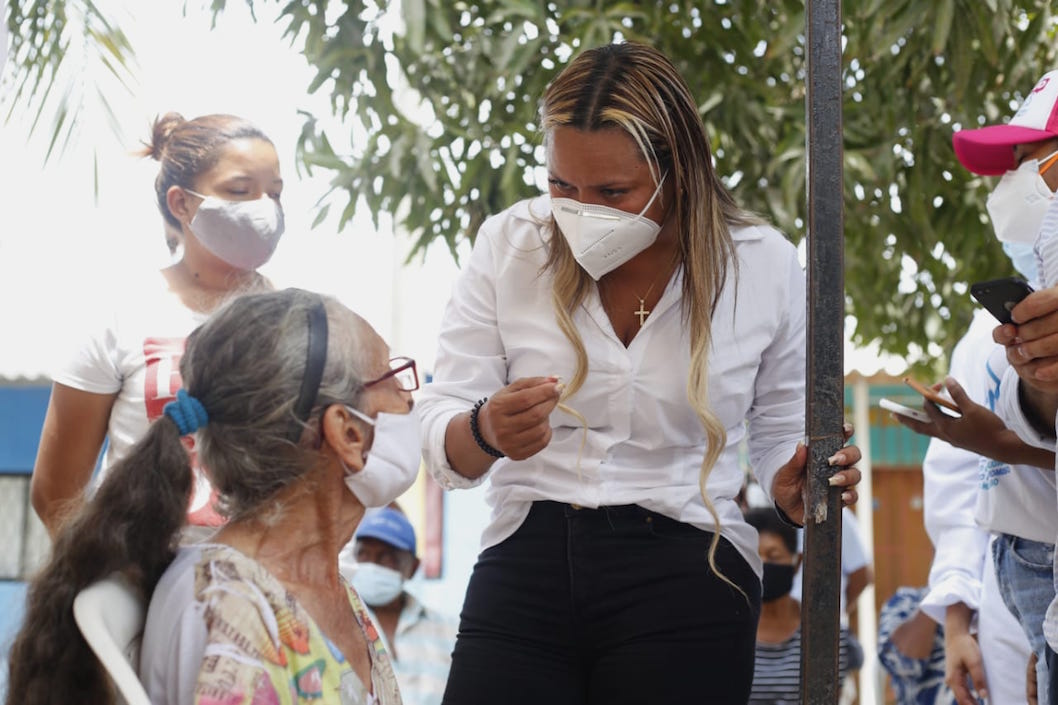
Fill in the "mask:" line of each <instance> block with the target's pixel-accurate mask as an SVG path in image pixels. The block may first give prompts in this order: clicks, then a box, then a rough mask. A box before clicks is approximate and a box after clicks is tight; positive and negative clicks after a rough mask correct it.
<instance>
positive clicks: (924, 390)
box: [904, 377, 962, 414]
mask: <svg viewBox="0 0 1058 705" xmlns="http://www.w3.org/2000/svg"><path fill="white" fill-rule="evenodd" d="M904 384H906V385H907V386H909V387H911V388H912V389H914V390H915V391H916V392H918V393H919V394H921V395H922V396H924V397H926V398H927V399H929V400H930V401H931V402H933V403H934V404H936V405H937V406H943V407H944V408H945V409H951V410H952V411H954V412H955V413H957V414H961V413H962V412H961V411H960V409H959V407H958V406H957V405H956V404H955V402H953V401H952V400H951V399H949V398H948V397H946V396H943V395H942V394H941V393H940V392H937V391H934V390H933V389H930V388H929V387H927V386H926V385H924V384H922V383H921V382H919V381H918V380H915V379H912V378H910V377H904Z"/></svg>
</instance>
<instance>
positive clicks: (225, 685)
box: [140, 544, 401, 705]
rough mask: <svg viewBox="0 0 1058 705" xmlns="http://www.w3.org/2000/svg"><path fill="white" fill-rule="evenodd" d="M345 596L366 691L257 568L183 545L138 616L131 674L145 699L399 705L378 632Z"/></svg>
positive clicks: (230, 555)
mask: <svg viewBox="0 0 1058 705" xmlns="http://www.w3.org/2000/svg"><path fill="white" fill-rule="evenodd" d="M346 590H347V592H348V594H349V604H350V606H351V607H352V608H353V613H354V614H355V616H356V620H357V623H358V624H359V625H360V628H361V630H362V632H363V634H364V638H365V640H366V641H367V643H368V648H369V649H370V651H371V684H370V685H371V692H368V689H367V688H365V687H364V684H363V683H361V682H360V679H359V677H358V676H357V674H356V672H355V671H354V670H353V668H352V667H351V666H350V664H349V663H348V661H347V660H346V659H345V657H344V655H343V654H342V653H341V652H340V651H339V650H338V649H337V648H336V647H335V646H334V644H332V643H331V642H330V640H329V639H328V638H327V637H326V635H325V634H324V633H323V632H322V631H321V629H320V628H319V626H318V625H317V624H316V623H315V622H314V621H313V619H312V617H310V616H309V614H308V613H307V612H306V611H305V610H304V608H302V606H301V605H300V604H298V601H297V599H296V598H295V597H294V596H293V594H291V593H290V592H289V591H288V590H287V589H286V588H285V587H283V585H282V584H281V583H280V582H279V581H278V580H277V579H276V578H275V577H274V576H273V575H272V574H271V573H269V572H268V571H267V570H266V569H265V568H264V567H263V566H262V565H261V564H259V563H257V562H256V561H254V560H252V559H251V558H249V557H247V556H245V555H243V554H242V553H240V552H239V551H237V550H236V549H234V548H232V547H230V546H225V545H221V544H199V545H196V546H191V547H188V548H185V549H184V550H183V551H182V553H181V556H180V557H179V558H178V559H177V560H176V561H174V563H173V565H172V566H171V567H170V569H169V571H167V572H166V575H165V576H163V578H162V581H161V582H160V583H159V585H158V589H157V590H156V591H155V596H154V597H152V600H151V606H150V610H149V613H148V618H147V626H146V629H145V633H144V644H143V652H142V656H141V662H140V671H141V677H142V678H143V680H144V682H145V684H146V685H147V687H148V692H149V693H150V695H151V700H152V702H156V703H181V705H182V703H185V702H194V703H200V704H201V705H242V704H243V703H245V704H246V705H294V704H295V703H340V704H341V705H401V699H400V693H399V691H398V688H397V680H396V676H395V675H394V673H393V668H392V665H391V663H390V660H389V657H388V655H387V654H386V650H385V647H384V645H383V642H382V640H381V639H380V637H379V633H378V631H377V630H376V629H375V626H374V624H373V623H372V622H371V619H370V617H369V616H368V613H367V610H366V609H365V607H364V605H363V603H362V602H361V601H360V598H359V597H358V596H357V594H356V592H355V591H354V590H353V589H352V588H351V587H348V586H346ZM196 657H197V662H196ZM196 663H197V668H196ZM192 676H193V677H194V682H193V683H192V682H191V677H192Z"/></svg>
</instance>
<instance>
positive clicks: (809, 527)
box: [801, 0, 845, 705]
mask: <svg viewBox="0 0 1058 705" xmlns="http://www.w3.org/2000/svg"><path fill="white" fill-rule="evenodd" d="M805 33H806V39H807V46H808V72H807V76H808V78H807V81H808V85H807V93H806V117H807V122H808V129H807V134H806V136H807V151H808V175H807V176H808V356H807V357H808V362H807V368H808V369H807V383H808V384H807V390H806V391H807V394H806V404H805V405H806V409H805V419H806V426H807V430H808V454H809V457H808V484H807V487H806V491H805V542H804V585H803V586H802V602H801V702H802V703H805V704H810V705H816V704H818V705H824V704H825V705H834V703H837V701H838V692H839V688H840V685H841V684H840V683H839V682H838V629H839V627H840V596H839V590H840V584H841V580H840V575H841V491H840V488H832V487H830V485H829V484H828V482H827V480H828V479H829V478H830V476H831V475H832V474H833V472H834V469H833V468H831V467H830V466H829V464H828V462H827V459H828V458H830V457H831V456H832V455H833V454H834V453H835V452H837V451H838V450H839V449H840V448H841V446H842V445H843V444H844V437H843V434H842V424H843V422H844V361H843V359H842V350H843V328H844V320H845V315H844V312H845V278H844V263H843V256H842V249H843V243H844V219H843V202H842V183H843V177H842V147H843V145H842V121H841V81H842V75H841V2H840V0H805Z"/></svg>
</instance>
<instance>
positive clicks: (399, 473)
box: [343, 406, 422, 507]
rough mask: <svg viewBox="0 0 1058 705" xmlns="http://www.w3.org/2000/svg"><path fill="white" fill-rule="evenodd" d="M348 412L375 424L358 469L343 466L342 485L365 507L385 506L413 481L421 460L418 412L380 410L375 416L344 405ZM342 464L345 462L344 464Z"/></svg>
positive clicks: (412, 410)
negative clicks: (402, 412)
mask: <svg viewBox="0 0 1058 705" xmlns="http://www.w3.org/2000/svg"><path fill="white" fill-rule="evenodd" d="M345 408H346V409H348V410H349V413H351V414H353V415H354V416H356V417H357V418H358V419H360V420H362V421H363V422H364V423H368V424H371V425H372V426H374V427H375V440H374V441H373V442H372V444H371V450H369V451H368V452H367V460H366V461H365V462H364V467H363V468H361V469H360V471H359V472H353V471H352V470H350V469H349V468H348V467H346V468H345V471H346V475H345V486H346V487H348V488H349V490H350V491H351V492H352V493H353V494H354V495H356V497H357V499H359V500H360V503H361V504H363V505H364V506H365V507H384V506H386V505H387V504H389V503H390V502H392V501H393V500H395V499H396V498H397V497H400V496H401V495H402V494H404V493H405V492H406V491H407V489H408V488H409V487H411V486H412V485H413V484H414V483H415V478H416V477H418V475H419V464H420V462H421V461H422V445H421V441H420V436H419V433H420V431H419V412H418V411H417V410H416V409H415V408H414V407H413V408H412V409H411V411H409V412H408V413H406V414H387V413H383V412H379V414H378V415H377V416H376V417H375V418H373V419H372V418H371V417H370V416H367V415H366V414H363V413H361V412H360V411H357V410H356V409H354V408H353V407H351V406H346V407H345ZM343 466H344V463H343Z"/></svg>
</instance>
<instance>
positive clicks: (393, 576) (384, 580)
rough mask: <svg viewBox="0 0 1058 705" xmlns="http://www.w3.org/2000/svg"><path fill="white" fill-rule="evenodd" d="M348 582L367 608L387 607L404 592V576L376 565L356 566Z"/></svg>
mask: <svg viewBox="0 0 1058 705" xmlns="http://www.w3.org/2000/svg"><path fill="white" fill-rule="evenodd" d="M350 582H352V584H353V589H354V590H356V594H357V595H359V596H360V599H362V600H363V601H364V602H366V603H367V605H368V607H381V606H382V605H388V604H389V603H390V602H393V601H394V600H396V599H397V597H399V596H400V593H401V592H402V591H403V590H404V576H403V575H401V574H400V573H398V572H397V571H395V570H393V569H392V568H387V567H385V566H382V565H379V564H378V563H359V564H357V566H356V572H354V573H353V579H352V580H351V581H350Z"/></svg>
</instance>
